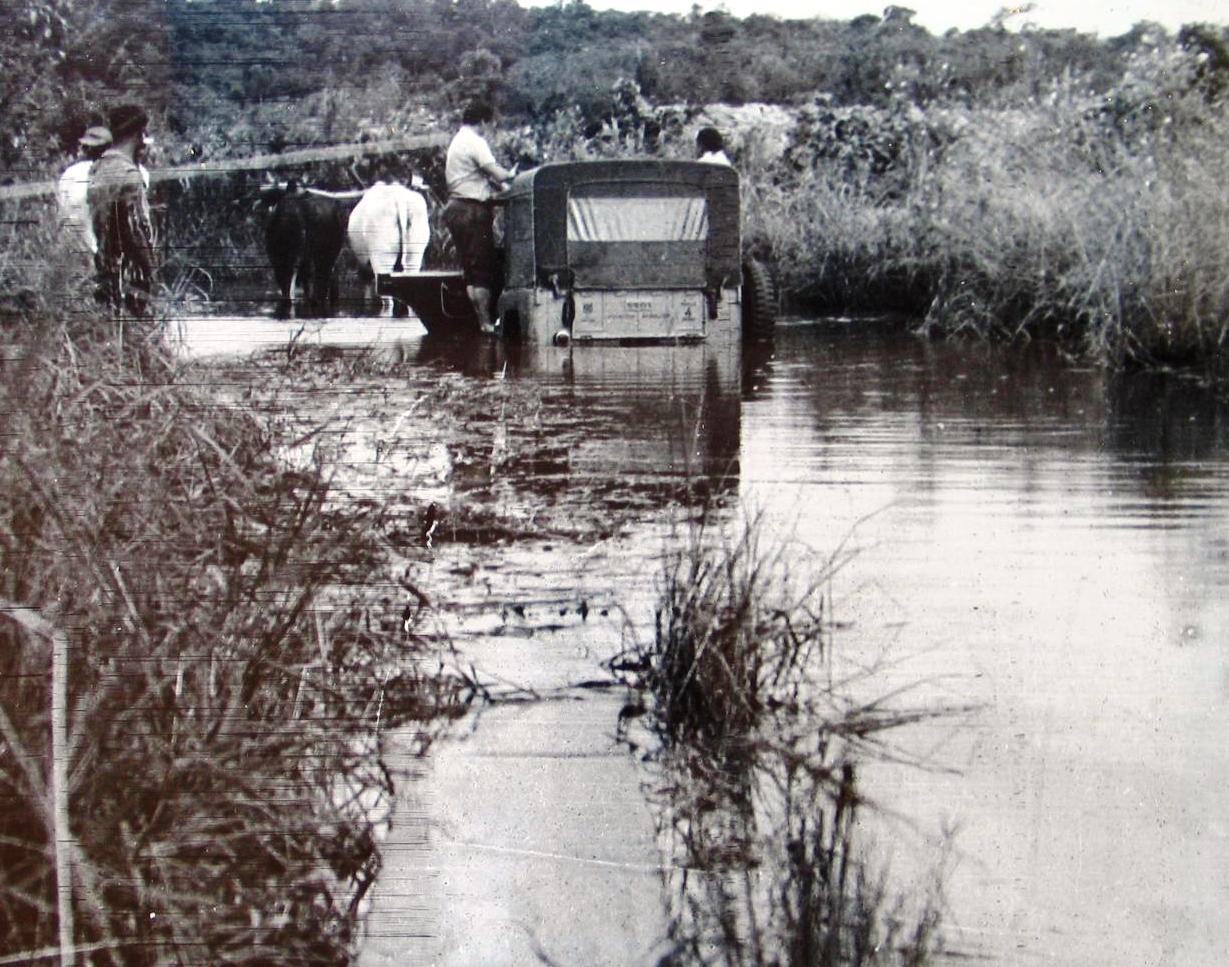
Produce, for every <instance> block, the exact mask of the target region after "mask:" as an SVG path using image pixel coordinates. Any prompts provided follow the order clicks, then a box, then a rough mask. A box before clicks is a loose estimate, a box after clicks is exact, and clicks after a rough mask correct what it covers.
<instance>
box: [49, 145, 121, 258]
mask: <svg viewBox="0 0 1229 967" xmlns="http://www.w3.org/2000/svg"><path fill="white" fill-rule="evenodd" d="M77 144H78V157H77V160H76V161H74V162H73V163H72V164H71V165H69V166H68V167H67V168H65V169H64V173H63V174H62V175H60V180H59V182H58V183H57V184H56V205H57V207H58V209H59V214H60V231H61V233H62V237H63V238H64V240H65V241H66V242H67V243H68V245H69V246H70V247H71V248H72V249H73V251H75V252H80V253H81V255H82V256H84V258H85V260H86V263H87V264H88V266H89V269H87V271H92V270H93V264H94V263H93V260H94V253H95V252H97V251H98V239H97V238H96V237H95V236H94V226H93V224H92V222H91V219H90V206H89V202H88V201H87V200H86V194H87V192H88V191H89V188H90V168H92V167H93V165H94V162H95V161H97V160H98V159H99V158H100V157H102V153H103V152H104V151H106V150H107V148H108V147H110V146H111V132H110V131H109V130H108V129H107V128H104V127H102V126H101V125H99V126H97V127H91V128H87V129H86V131H85V133H84V134H83V135H81V139H80V140H79V141H78V142H77Z"/></svg>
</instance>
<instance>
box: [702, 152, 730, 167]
mask: <svg viewBox="0 0 1229 967" xmlns="http://www.w3.org/2000/svg"><path fill="white" fill-rule="evenodd" d="M696 160H697V161H703V162H704V163H705V164H707V165H725V166H726V167H727V168H733V167H734V165H733V164H732V163H731V162H730V159H729V158H728V157H726V153H725V152H724V151H706V152H704V154H702V155H700V157H699V158H697V159H696Z"/></svg>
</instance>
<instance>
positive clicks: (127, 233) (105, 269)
mask: <svg viewBox="0 0 1229 967" xmlns="http://www.w3.org/2000/svg"><path fill="white" fill-rule="evenodd" d="M148 125H149V117H148V116H147V115H146V113H145V111H144V110H143V109H142V108H140V107H138V106H137V105H135V104H121V105H120V106H119V107H116V108H115V109H113V110H112V111H111V114H110V127H111V137H112V138H113V144H112V145H111V147H110V148H108V149H107V150H106V151H104V152H103V154H102V157H100V158H99V159H98V160H97V161H96V162H95V163H94V167H93V168H92V169H91V170H90V187H89V191H88V193H87V198H88V200H89V207H90V218H91V222H92V224H93V227H94V235H95V236H96V237H97V239H98V252H97V254H96V255H95V259H94V264H95V265H96V267H97V269H98V281H99V296H100V297H101V299H102V300H103V301H104V302H106V303H108V304H109V305H110V306H111V308H112V309H113V310H114V311H116V312H126V313H129V314H131V315H134V316H141V317H145V318H148V317H149V315H150V314H151V311H152V310H151V306H150V301H151V298H152V295H153V285H154V229H153V222H152V221H151V220H150V215H149V199H148V197H147V195H146V187H145V185H146V183H145V180H144V178H143V177H142V174H141V166H140V162H141V157H142V156H143V155H144V153H145V146H146V144H147V139H146V136H145V130H146V128H147V127H148Z"/></svg>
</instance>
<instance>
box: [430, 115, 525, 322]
mask: <svg viewBox="0 0 1229 967" xmlns="http://www.w3.org/2000/svg"><path fill="white" fill-rule="evenodd" d="M494 116H495V115H494V112H493V111H492V110H491V106H490V105H489V104H486V103H485V102H481V101H477V102H473V103H471V104H469V105H467V106H466V108H465V110H464V112H463V113H462V115H461V129H460V130H459V131H458V132H457V133H456V135H455V136H454V137H453V139H452V143H451V144H449V145H448V157H447V160H446V161H445V163H444V177H445V178H446V179H447V181H448V204H447V205H446V206H444V213H443V215H444V224H445V225H447V226H448V231H449V233H450V234H451V235H452V240H453V243H454V244H455V245H456V247H457V255H458V256H459V257H460V259H461V267H462V270H463V272H464V275H465V291H466V293H467V294H468V295H469V301H470V302H471V303H472V304H473V307H474V314H475V315H476V316H477V317H478V327H479V328H480V329H481V330H482V332H484V333H487V334H493V333H494V332H495V326H494V324H493V323H492V320H491V290H492V289H493V288H494V285H495V273H496V264H497V259H496V253H495V227H494V221H495V216H494V212H493V211H492V210H491V205H490V200H491V198H492V197H494V195H495V194H496V192H498V191H500V190H502V189H503V188H504V186H505V185H506V184H507V182H508V181H510V180H511V179H512V176H513V175H514V174H515V171H514V170H513V171H509V170H508V169H507V168H504V167H502V166H501V165H500V164H499V162H497V161H496V160H495V155H494V154H492V152H491V146H490V145H489V144H487V141H486V137H485V136H484V135H485V134H486V133H487V132H488V130H489V128H490V126H491V124H492V122H493V121H494Z"/></svg>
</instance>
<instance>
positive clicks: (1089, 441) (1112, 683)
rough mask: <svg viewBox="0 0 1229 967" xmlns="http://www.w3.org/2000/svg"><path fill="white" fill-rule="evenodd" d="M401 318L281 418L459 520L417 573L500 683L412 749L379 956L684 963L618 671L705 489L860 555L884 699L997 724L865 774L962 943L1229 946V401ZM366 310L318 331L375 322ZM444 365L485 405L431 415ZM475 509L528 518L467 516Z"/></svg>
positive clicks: (856, 610)
mask: <svg viewBox="0 0 1229 967" xmlns="http://www.w3.org/2000/svg"><path fill="white" fill-rule="evenodd" d="M211 322H212V321H211ZM261 324H262V325H266V326H269V327H272V326H274V325H275V324H273V323H271V322H267V321H263V320H262V321H261ZM208 325H209V323H201V324H199V325H198V323H197V322H192V323H187V324H185V327H184V331H185V334H186V336H187V337H188V343H189V345H190V346H192V347H193V349H192V352H193V353H194V354H197V355H202V354H204V355H207V354H208V353H209V352H211V351H212V350H211V349H210V348H208V347H209V346H210V345H212V346H215V347H217V348H218V349H224V348H225V347H227V346H228V345H230V344H231V341H230V340H228V339H227V338H226V337H224V336H223V335H220V334H221V333H223V332H224V327H223V326H220V325H215V326H214V327H213V328H212V329H209V328H202V327H207V326H208ZM367 325H371V323H370V322H368V323H367ZM382 325H383V324H382ZM389 325H390V327H391V328H389V329H387V330H381V336H380V339H381V345H382V346H383V347H384V350H383V351H386V352H388V353H390V354H392V355H394V356H395V357H396V358H397V359H398V360H402V361H404V365H405V367H406V372H407V373H408V374H409V375H410V376H411V377H413V378H412V379H407V377H406V376H405V375H400V376H397V377H387V376H384V377H381V376H364V377H361V378H356V379H351V380H338V381H335V383H334V384H333V386H332V389H330V390H325V391H322V390H321V389H320V387H316V388H315V389H314V390H313V393H312V395H311V397H310V399H307V398H304V399H297V400H296V399H294V398H293V396H292V395H289V394H283V395H282V396H281V397H280V403H279V405H283V406H286V407H288V408H290V409H294V410H296V411H298V412H300V414H302V413H309V412H320V413H323V412H328V413H329V414H331V417H332V419H333V420H334V421H340V423H339V425H341V426H343V427H344V429H343V430H342V431H339V432H338V433H337V434H336V441H337V445H338V448H339V450H340V452H344V453H345V454H347V457H346V459H347V461H348V466H347V468H346V469H345V470H344V471H343V473H342V476H341V478H340V485H341V487H342V489H343V490H348V491H349V492H350V493H351V495H352V497H353V498H354V499H363V498H364V497H368V498H369V497H370V496H371V493H372V492H378V493H379V494H380V495H381V496H382V497H388V496H389V495H392V498H393V499H394V502H396V501H398V500H400V501H401V502H402V503H403V504H404V507H405V514H406V515H407V524H406V529H407V530H414V528H418V527H420V526H421V524H422V521H421V520H420V519H419V518H418V517H414V516H412V515H413V514H417V513H419V512H420V508H421V507H422V506H423V505H424V504H428V503H433V504H435V505H437V506H438V508H439V514H440V517H439V519H440V525H439V527H438V528H437V530H436V531H435V540H433V541H432V542H431V546H430V548H428V549H426V550H424V549H423V548H422V547H421V546H417V545H416V546H415V547H414V548H413V549H412V550H411V549H410V548H408V547H407V548H404V549H403V550H404V553H405V561H406V568H407V573H409V574H411V575H412V578H413V581H414V582H415V583H416V584H417V586H419V587H421V588H424V589H426V590H427V591H428V592H429V593H430V594H431V596H432V599H433V600H432V606H431V609H430V612H431V613H430V620H431V621H433V622H436V623H437V624H438V626H439V627H440V628H441V630H442V631H445V632H447V634H448V635H449V636H451V637H452V638H453V639H454V640H455V641H456V642H457V644H458V648H459V649H460V653H461V654H462V655H463V656H464V660H465V662H466V663H469V664H472V667H473V669H474V674H475V675H476V676H477V677H478V678H479V679H480V680H481V681H482V682H483V683H484V686H485V687H487V688H488V689H489V690H490V692H491V693H492V694H494V695H496V696H497V697H499V698H500V701H498V702H497V703H496V704H495V705H493V706H491V707H488V708H485V709H484V710H483V711H482V712H481V714H480V715H477V716H475V717H473V718H471V719H470V720H467V721H465V722H463V723H460V724H459V726H458V728H457V729H456V730H455V734H454V736H453V737H452V738H450V739H448V740H446V741H444V742H442V743H439V744H437V745H436V746H435V747H434V748H433V750H432V752H431V754H430V755H429V756H428V757H427V758H426V759H425V760H415V759H412V758H410V757H409V756H408V755H398V753H397V750H396V749H391V750H390V761H392V763H393V765H394V768H395V769H397V770H398V774H399V783H398V785H399V790H400V795H401V798H400V800H399V802H398V806H397V812H396V814H395V815H394V818H393V825H392V829H391V831H390V833H389V836H388V838H387V840H386V847H385V868H384V874H383V876H382V879H381V881H380V884H379V887H378V889H377V891H376V894H375V896H374V897H373V898H372V906H373V912H372V915H371V918H370V925H369V931H368V940H367V944H366V946H365V948H364V953H363V958H362V960H361V962H362V963H364V964H373V965H374V964H384V963H399V964H404V963H430V964H436V963H440V964H444V963H446V964H474V963H489V964H521V963H526V964H529V963H543V962H549V963H560V964H599V963H609V964H641V963H644V964H652V963H655V962H657V960H658V959H659V958H660V956H661V955H662V953H663V950H664V948H663V940H664V936H665V933H666V931H667V929H668V924H667V917H666V911H665V909H664V904H663V897H662V894H663V884H665V883H667V882H668V881H669V879H670V876H669V873H668V870H667V867H668V866H669V861H668V860H667V859H666V858H665V856H664V854H663V852H662V849H661V836H660V830H659V826H660V817H659V816H658V815H657V814H655V812H654V810H653V808H651V806H650V804H649V802H648V797H646V795H645V789H646V787H647V786H648V785H650V784H651V781H652V777H651V776H650V775H649V774H648V773H647V772H646V771H645V770H644V769H643V768H642V767H641V765H639V764H638V758H637V756H635V755H633V754H631V753H630V752H629V750H628V748H627V746H626V745H625V744H622V743H620V742H618V741H617V740H616V737H615V732H616V728H617V724H618V717H619V713H620V709H621V708H622V706H623V703H624V701H625V693H624V692H623V691H622V690H621V689H616V688H609V687H605V683H606V682H608V680H609V675H608V674H607V673H606V671H605V670H604V668H603V662H604V661H605V660H607V659H608V658H609V657H610V656H611V655H612V654H613V653H614V652H616V651H617V650H619V648H620V647H622V646H623V645H625V644H626V642H627V641H628V640H629V638H635V637H636V636H644V635H651V634H652V625H653V608H654V604H655V601H656V593H657V590H658V580H657V574H658V572H659V565H658V561H659V559H660V556H661V553H662V550H663V548H664V547H667V546H669V543H670V541H671V540H672V539H673V538H672V534H673V533H674V531H673V529H672V525H673V524H675V523H677V522H678V521H679V520H680V519H682V518H683V517H685V516H687V514H688V513H690V512H692V511H693V510H694V506H695V501H696V500H697V499H700V498H699V497H697V495H696V491H695V488H694V486H693V484H694V482H695V481H696V480H697V479H698V480H702V481H706V482H707V486H706V487H705V488H702V489H703V494H702V496H703V497H704V498H708V497H712V496H716V497H718V498H720V499H721V500H724V501H727V502H729V503H730V504H740V503H741V504H743V505H745V506H749V507H753V508H758V509H759V510H761V511H762V512H763V514H764V517H765V520H766V522H767V524H768V526H769V528H770V530H771V531H772V533H773V534H774V535H776V536H777V537H778V538H779V539H781V540H792V541H795V542H796V544H797V547H798V552H797V560H798V562H799V566H800V567H806V566H809V565H808V564H807V562H808V561H809V560H811V558H810V557H809V556H808V555H809V554H811V553H814V554H817V555H819V556H820V557H822V556H824V555H826V554H828V553H830V552H832V551H833V550H835V549H836V548H837V547H844V548H846V549H848V550H850V551H851V552H852V558H851V560H850V561H849V563H848V564H847V565H846V566H844V567H843V568H842V569H841V570H840V571H839V572H838V573H837V575H836V576H835V577H834V578H833V580H832V582H831V588H830V594H831V598H832V606H833V617H834V619H835V620H836V622H837V625H836V627H837V628H838V631H837V633H836V648H837V649H838V650H839V651H840V652H841V653H842V654H843V655H845V656H846V660H847V661H850V662H855V663H862V664H866V665H876V666H877V667H878V669H879V670H878V672H877V673H876V675H875V676H874V677H873V678H872V679H871V680H870V681H868V683H867V685H866V687H867V688H868V689H871V690H873V691H874V692H876V693H884V692H888V691H891V690H893V689H895V688H898V687H899V688H907V689H909V692H908V694H909V695H910V700H911V701H914V702H918V703H926V702H934V703H945V704H949V705H963V706H971V707H972V710H971V711H969V712H967V713H965V714H962V715H960V716H959V717H957V718H950V717H949V718H943V719H938V720H930V721H926V722H923V723H920V724H918V725H915V726H912V727H910V728H909V729H906V730H903V731H900V732H897V733H895V734H894V735H893V736H892V745H891V748H890V749H888V750H885V752H886V754H885V756H884V757H883V758H882V759H881V760H879V761H874V762H866V763H863V765H862V771H861V773H860V777H859V781H860V787H861V791H862V793H863V795H865V796H866V797H868V798H869V799H870V800H871V801H872V802H873V803H874V804H875V806H876V807H877V808H875V809H873V810H870V811H864V812H863V813H862V814H861V817H862V818H861V823H862V826H863V827H864V829H863V831H864V833H865V841H866V843H867V844H868V847H867V848H868V849H869V850H871V851H873V852H874V853H875V854H877V855H878V856H881V857H882V860H883V862H884V863H885V864H887V865H888V868H889V869H890V874H891V877H892V879H893V881H894V883H895V884H897V885H898V887H899V888H900V889H902V890H905V891H907V890H908V889H909V888H910V884H912V883H914V882H918V883H920V882H922V881H924V880H925V879H926V878H927V877H929V876H930V874H931V872H932V871H933V869H934V866H935V864H936V863H937V862H938V861H939V860H938V858H939V857H941V856H946V860H945V870H946V878H945V885H946V903H945V906H944V908H943V915H944V929H943V933H944V937H945V939H946V946H947V948H948V950H949V951H950V952H951V953H952V955H953V957H959V958H969V957H972V958H974V959H977V960H979V961H985V962H989V963H995V964H1030V965H1031V964H1051V963H1052V964H1060V965H1076V967H1083V965H1089V967H1091V965H1104V967H1110V965H1113V967H1119V965H1122V964H1174V965H1183V967H1185V965H1195V967H1201V965H1208V967H1211V965H1219V964H1223V963H1225V962H1226V961H1227V959H1229V925H1227V924H1225V922H1224V920H1223V918H1222V917H1221V916H1220V911H1221V910H1222V909H1223V908H1224V905H1225V902H1226V900H1227V899H1229V818H1227V817H1229V791H1226V788H1227V784H1226V782H1225V779H1226V776H1229V751H1227V748H1226V743H1225V742H1224V738H1223V737H1224V736H1225V735H1226V734H1229V649H1227V645H1229V604H1227V603H1226V594H1225V589H1226V585H1227V584H1229V405H1227V404H1226V401H1225V399H1224V398H1223V396H1218V395H1217V394H1216V393H1214V392H1212V391H1208V390H1204V389H1201V388H1199V387H1197V386H1195V385H1193V384H1190V383H1189V382H1185V381H1183V380H1180V379H1177V378H1173V377H1170V378H1166V377H1143V376H1130V377H1116V378H1109V377H1107V376H1106V375H1105V374H1103V373H1102V372H1100V371H1098V370H1094V369H1080V368H1074V367H1072V366H1071V365H1069V364H1068V363H1066V362H1065V361H1063V360H1062V359H1061V358H1059V357H1058V356H1057V354H1055V353H1053V352H1052V351H1048V350H1046V349H1045V348H1044V347H1023V348H1022V347H1012V348H1000V347H986V346H981V345H961V344H949V343H931V342H926V341H921V340H918V339H915V338H913V337H911V336H908V335H905V334H903V333H901V332H900V331H899V330H898V329H897V328H894V327H892V326H888V325H885V324H880V323H868V322H822V323H795V324H788V325H784V326H782V327H779V329H778V332H777V339H776V344H775V348H774V350H773V351H772V352H771V353H767V352H760V351H750V350H748V351H747V352H745V353H744V352H742V351H741V350H740V347H738V346H709V347H676V348H673V349H666V348H657V349H619V350H609V351H601V350H599V351H597V352H591V351H589V350H587V349H585V348H583V347H578V348H576V349H574V350H573V351H571V352H569V351H567V350H554V349H552V350H549V351H545V352H541V353H534V352H529V351H522V352H518V351H515V350H514V349H512V348H506V347H502V346H498V345H491V344H484V345H478V344H455V345H451V344H433V343H432V342H431V341H430V340H429V339H425V338H423V337H422V336H421V334H420V332H418V331H417V330H416V328H415V327H414V324H413V323H397V324H389ZM351 328H353V329H357V330H359V331H364V330H363V325H362V324H361V323H356V324H354V325H352V326H349V325H346V324H342V325H337V326H334V325H333V324H331V323H330V324H329V325H327V326H324V327H320V328H319V329H317V330H314V331H313V332H311V333H306V332H305V333H304V334H301V335H300V336H299V339H304V338H305V336H311V337H312V338H314V339H316V340H317V341H326V342H327V341H330V340H336V341H337V342H338V343H350V342H362V341H364V340H354V339H352V338H351V337H350V335H349V330H350V329H351ZM253 331H254V330H253V329H252V327H250V326H249V327H246V328H245V327H244V326H241V325H240V326H237V327H236V330H235V332H236V335H235V337H234V338H235V339H238V338H241V336H240V334H243V335H242V338H244V339H246V338H250V334H251V332H253ZM265 335H268V336H269V339H270V340H271V341H275V340H276V338H280V337H278V336H276V335H273V334H272V330H270V331H269V332H268V333H265ZM260 338H262V339H263V336H261V337H260ZM368 338H370V337H368ZM202 347H205V348H202ZM210 365H211V366H212V365H217V366H219V367H221V366H222V365H223V364H221V363H219V364H210ZM226 365H227V366H229V365H230V364H226ZM226 378H227V379H228V380H236V381H240V382H241V381H242V379H243V377H242V376H241V375H240V374H239V372H238V371H234V370H232V369H227V377H226ZM424 384H431V385H442V386H444V387H445V390H444V391H446V392H453V393H456V394H462V395H473V396H474V398H478V399H481V400H483V401H484V403H485V402H489V414H490V415H489V418H488V419H483V420H475V421H469V422H466V424H465V425H464V426H456V425H446V424H444V425H441V422H440V421H432V420H431V419H430V416H429V414H428V413H426V412H425V407H426V406H427V405H428V403H429V401H427V398H426V397H425V396H424V394H423V391H422V389H421V387H422V385H424ZM463 504H465V505H469V506H471V507H472V506H479V507H482V508H485V509H486V510H488V511H489V512H490V513H491V514H492V515H493V518H494V519H496V520H498V521H500V522H501V523H500V527H499V528H494V527H491V526H485V525H484V526H485V529H484V526H475V525H474V524H473V522H472V521H471V520H470V519H468V518H466V519H465V521H464V522H463V523H459V521H460V519H461V518H460V507H461V506H462V505H463ZM411 518H412V519H411Z"/></svg>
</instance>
